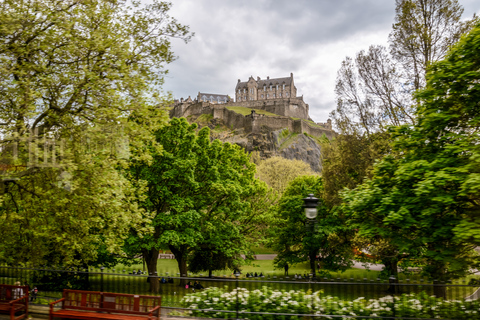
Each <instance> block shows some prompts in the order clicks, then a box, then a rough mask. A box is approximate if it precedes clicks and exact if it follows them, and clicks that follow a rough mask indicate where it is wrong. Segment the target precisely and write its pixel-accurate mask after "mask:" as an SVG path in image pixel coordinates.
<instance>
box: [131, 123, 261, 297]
mask: <svg viewBox="0 0 480 320" xmlns="http://www.w3.org/2000/svg"><path fill="white" fill-rule="evenodd" d="M196 129H197V125H196V124H192V125H190V124H189V123H188V122H187V120H185V118H181V119H177V118H174V119H172V120H171V121H170V123H169V124H168V125H166V126H165V127H163V128H161V129H160V130H158V131H157V132H156V139H157V142H158V143H159V144H160V145H162V147H163V150H162V151H161V152H155V151H154V150H152V157H153V161H152V162H145V161H138V160H134V161H133V162H132V163H131V166H130V170H131V178H132V179H133V180H134V181H139V182H143V181H145V182H146V184H147V189H148V190H147V191H146V193H145V197H146V199H145V201H143V202H141V206H142V207H143V208H144V209H145V210H146V212H148V213H151V214H152V215H154V218H153V221H152V225H151V226H152V228H153V232H152V233H150V234H148V235H145V236H143V237H142V236H139V235H137V234H134V235H133V236H132V238H131V239H130V241H131V242H133V243H138V246H139V248H141V252H142V254H143V256H144V258H145V260H146V261H147V267H148V271H149V272H150V273H155V272H156V268H157V258H158V249H159V248H160V247H161V246H162V245H168V246H169V248H170V250H171V251H172V253H173V254H174V255H175V259H176V260H177V262H178V268H179V270H180V274H181V275H182V276H184V275H187V273H188V270H187V259H188V256H189V254H190V253H191V252H193V251H194V250H199V249H201V248H202V247H207V248H213V247H214V248H215V250H216V251H218V252H220V253H222V254H223V255H224V256H225V257H229V258H231V257H237V256H238V255H239V254H240V253H242V252H245V251H246V250H247V249H248V247H249V246H248V245H247V242H246V239H247V237H246V236H247V235H248V234H249V233H253V232H255V228H256V223H257V220H258V219H261V217H259V216H258V214H257V213H258V212H257V211H256V210H254V208H253V207H254V203H253V202H254V201H253V199H255V198H256V197H257V196H259V195H262V194H265V193H266V190H267V188H266V186H265V184H264V183H263V182H260V181H259V180H257V179H255V177H254V175H255V165H254V164H253V163H251V162H250V161H249V156H248V155H247V154H246V153H245V151H244V150H243V149H241V148H240V147H239V146H236V145H231V144H229V143H221V142H220V141H219V140H214V141H213V142H210V130H209V128H208V127H205V128H203V129H201V130H200V131H199V132H198V133H196ZM151 284H152V290H154V291H157V290H158V279H152V280H151Z"/></svg>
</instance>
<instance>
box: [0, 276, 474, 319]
mask: <svg viewBox="0 0 480 320" xmlns="http://www.w3.org/2000/svg"><path fill="white" fill-rule="evenodd" d="M410 276H411V277H410V278H409V277H408V276H405V277H402V278H400V279H380V278H374V279H369V278H315V279H314V278H312V277H310V276H306V277H305V276H302V277H292V276H290V277H289V276H282V277H280V276H264V275H263V274H261V275H260V274H257V276H254V275H252V276H251V277H247V276H246V275H244V274H241V275H239V276H235V275H233V274H228V275H227V274H224V275H215V276H214V277H212V278H209V277H205V276H202V275H196V276H194V277H187V276H185V275H180V274H178V273H174V274H172V273H171V272H170V273H169V272H159V273H156V274H146V273H145V272H143V271H136V272H128V271H126V270H118V269H117V270H112V269H104V268H100V269H94V268H88V269H71V270H57V269H50V268H22V267H12V266H0V283H4V284H14V283H15V282H17V281H19V282H21V284H22V285H23V284H25V285H28V286H29V287H30V290H31V294H30V299H31V301H30V303H31V304H39V305H41V304H44V305H46V304H48V303H49V302H52V301H55V300H57V299H58V298H60V297H61V295H62V290H63V289H64V288H67V289H79V290H91V291H101V292H115V293H130V294H150V295H161V296H162V307H165V308H167V309H171V311H173V310H175V312H174V313H172V314H175V315H176V316H186V315H190V314H193V315H197V316H202V317H220V318H237V319H239V318H248V319H252V320H254V319H255V320H256V319H296V318H304V317H306V316H310V317H320V318H322V317H323V318H328V317H330V318H331V319H347V318H348V319H367V318H369V319H375V318H378V319H428V317H426V316H423V315H422V316H419V317H415V315H411V316H409V317H405V316H399V315H398V314H401V312H400V311H399V310H396V308H397V309H400V308H401V307H402V306H399V304H398V303H396V301H401V299H403V298H401V297H402V296H404V295H405V294H420V293H424V297H430V296H432V295H433V294H434V292H435V288H443V289H444V292H445V297H444V301H457V302H458V301H460V302H461V301H466V300H476V299H478V295H479V291H478V290H477V289H478V286H479V285H478V283H477V282H476V281H474V282H471V283H467V282H466V281H465V280H462V281H458V282H448V283H442V282H435V281H429V280H427V279H422V278H421V277H419V276H418V275H410ZM195 282H197V283H199V284H200V286H195ZM156 283H158V285H156ZM187 284H188V286H187ZM200 287H203V288H202V289H199V288H200ZM209 288H221V290H222V292H224V293H234V294H236V303H233V304H234V305H235V306H234V308H233V309H232V307H230V308H227V307H225V308H218V306H217V305H215V306H212V307H210V308H203V309H202V308H199V307H195V308H193V307H192V304H190V305H189V304H188V303H186V302H185V299H184V298H185V297H186V296H189V295H192V294H197V295H198V294H199V293H201V292H209V294H210V292H212V291H209ZM238 288H240V289H238ZM265 288H268V290H271V291H276V292H291V291H292V290H293V291H295V292H303V293H305V296H304V297H307V298H306V299H311V300H312V301H311V302H309V301H307V302H306V303H307V304H308V305H309V306H310V307H309V308H310V309H309V311H308V312H302V313H293V312H282V311H281V310H279V311H278V312H275V310H274V311H273V312H272V311H271V310H270V311H268V312H266V311H264V310H252V308H250V309H249V308H248V307H247V306H245V304H242V303H240V302H239V295H240V299H243V298H242V294H244V293H245V292H246V291H245V290H247V291H248V292H254V291H255V290H265ZM34 289H36V292H34ZM242 290H244V291H242ZM242 292H243V293H242ZM212 294H213V293H212ZM323 297H330V298H329V299H333V300H335V301H350V302H352V301H359V299H364V300H366V301H377V300H378V301H383V302H382V303H384V304H385V306H387V307H386V308H387V309H390V310H389V311H390V313H389V314H388V316H381V315H368V316H362V315H335V314H326V313H325V314H324V313H322V312H321V311H316V310H314V308H313V307H314V306H315V303H316V301H318V299H320V298H323ZM208 298H209V297H208V295H207V297H206V298H205V299H208ZM375 299H377V300H375ZM382 299H383V300H382ZM388 299H391V302H390V300H388ZM233 300H235V297H234V298H233ZM314 300H316V301H314ZM333 300H332V301H333ZM234 302H235V301H234ZM421 303H422V308H425V306H428V303H431V302H428V301H426V302H425V301H424V302H421ZM444 305H445V304H444ZM476 306H477V305H474V306H473V307H472V306H470V307H469V308H470V309H468V308H467V309H468V310H470V314H465V315H462V316H455V317H453V318H452V317H450V318H449V317H445V318H440V319H480V310H477V311H478V313H477V312H472V310H471V308H474V310H473V311H475V310H476V309H475V308H477V307H476ZM263 308H266V307H263ZM428 308H433V309H435V308H436V305H435V306H433V305H430V306H428ZM452 308H460V309H461V308H462V306H460V307H459V304H458V303H457V304H455V305H453V304H452ZM254 309H255V308H254ZM267 309H268V308H267ZM457 311H458V310H457ZM457 311H455V312H457ZM458 312H461V310H460V311H458ZM458 312H457V313H458ZM457 313H456V314H457ZM432 319H433V317H432ZM435 319H439V318H438V317H435Z"/></svg>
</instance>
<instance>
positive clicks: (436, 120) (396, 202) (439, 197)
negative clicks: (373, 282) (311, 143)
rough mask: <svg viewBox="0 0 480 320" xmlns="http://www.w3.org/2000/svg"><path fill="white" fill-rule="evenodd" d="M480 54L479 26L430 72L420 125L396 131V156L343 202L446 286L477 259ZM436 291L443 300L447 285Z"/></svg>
mask: <svg viewBox="0 0 480 320" xmlns="http://www.w3.org/2000/svg"><path fill="white" fill-rule="evenodd" d="M479 50H480V25H477V26H476V27H475V28H474V29H473V30H472V31H471V32H470V33H469V34H468V35H467V36H465V37H463V38H462V39H461V40H460V42H459V43H458V44H457V45H455V46H454V47H453V48H452V50H451V52H450V53H449V54H448V55H447V56H446V58H445V59H444V60H442V61H440V62H438V63H434V64H433V65H432V67H431V70H430V71H429V72H428V73H427V85H426V88H425V89H423V90H421V91H419V92H418V93H417V94H416V97H417V99H418V101H419V107H418V111H417V118H418V123H417V124H416V125H415V126H413V127H407V126H401V127H397V128H396V129H395V130H394V133H393V134H394V137H395V143H394V147H395V150H396V151H397V153H396V156H393V155H391V156H388V157H385V158H384V159H383V160H382V161H381V162H380V163H379V164H378V165H376V167H375V173H374V175H373V177H372V179H371V180H369V181H367V182H366V183H365V184H364V185H362V186H360V187H358V188H357V189H355V190H354V191H352V192H350V193H349V194H347V196H346V198H345V200H346V201H347V205H348V207H349V209H350V210H351V211H352V212H353V213H354V215H355V216H356V217H357V219H363V221H364V222H365V224H362V226H361V227H362V228H363V227H365V230H366V232H368V231H369V230H370V231H371V230H380V229H381V228H384V229H387V230H389V233H390V236H391V237H392V238H395V240H394V241H395V243H398V244H400V248H401V249H402V251H405V252H412V251H414V252H416V254H417V255H418V257H419V258H422V259H423V260H424V261H426V267H425V268H424V270H423V271H424V273H426V274H427V275H429V276H430V277H431V278H433V279H436V280H440V281H447V280H449V279H452V278H455V277H459V276H462V275H465V273H467V272H468V271H469V270H470V269H471V268H472V267H478V262H479V260H478V257H477V255H476V254H475V253H474V251H473V248H474V247H475V246H478V244H479V241H478V230H479V228H480V224H479V222H478V221H479V218H478V217H479V213H480V202H479V198H478V194H479V191H480V183H479V181H480V179H479V169H480V167H479V159H480V153H479V152H480V149H479V146H478V128H479V123H480V116H479V113H478V110H479V101H480V85H479V83H480V72H479V70H480V59H479V57H478V52H479ZM372 228H373V229H372ZM402 239H403V240H402ZM419 248H421V250H420V253H419V252H418V251H419V250H418V249H419ZM435 293H436V294H437V295H438V296H442V297H443V296H445V289H444V287H441V286H438V287H436V291H435Z"/></svg>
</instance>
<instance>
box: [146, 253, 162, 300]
mask: <svg viewBox="0 0 480 320" xmlns="http://www.w3.org/2000/svg"><path fill="white" fill-rule="evenodd" d="M142 256H143V259H144V261H145V262H146V263H147V270H148V279H147V281H148V282H150V292H152V293H159V292H160V282H159V281H158V276H157V261H158V249H154V248H151V249H150V250H147V249H142Z"/></svg>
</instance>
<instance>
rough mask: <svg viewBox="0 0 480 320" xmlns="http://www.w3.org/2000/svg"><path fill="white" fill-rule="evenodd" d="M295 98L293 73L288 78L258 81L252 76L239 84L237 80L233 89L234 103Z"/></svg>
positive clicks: (258, 78)
mask: <svg viewBox="0 0 480 320" xmlns="http://www.w3.org/2000/svg"><path fill="white" fill-rule="evenodd" d="M296 97H297V88H296V87H295V85H294V83H293V73H290V77H287V78H276V79H270V77H267V79H263V80H262V79H260V77H257V80H255V79H254V78H253V77H252V76H250V78H249V79H248V81H247V82H241V81H240V79H238V83H237V86H236V87H235V101H236V102H242V101H244V102H245V101H257V100H274V99H279V100H281V99H289V98H296Z"/></svg>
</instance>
